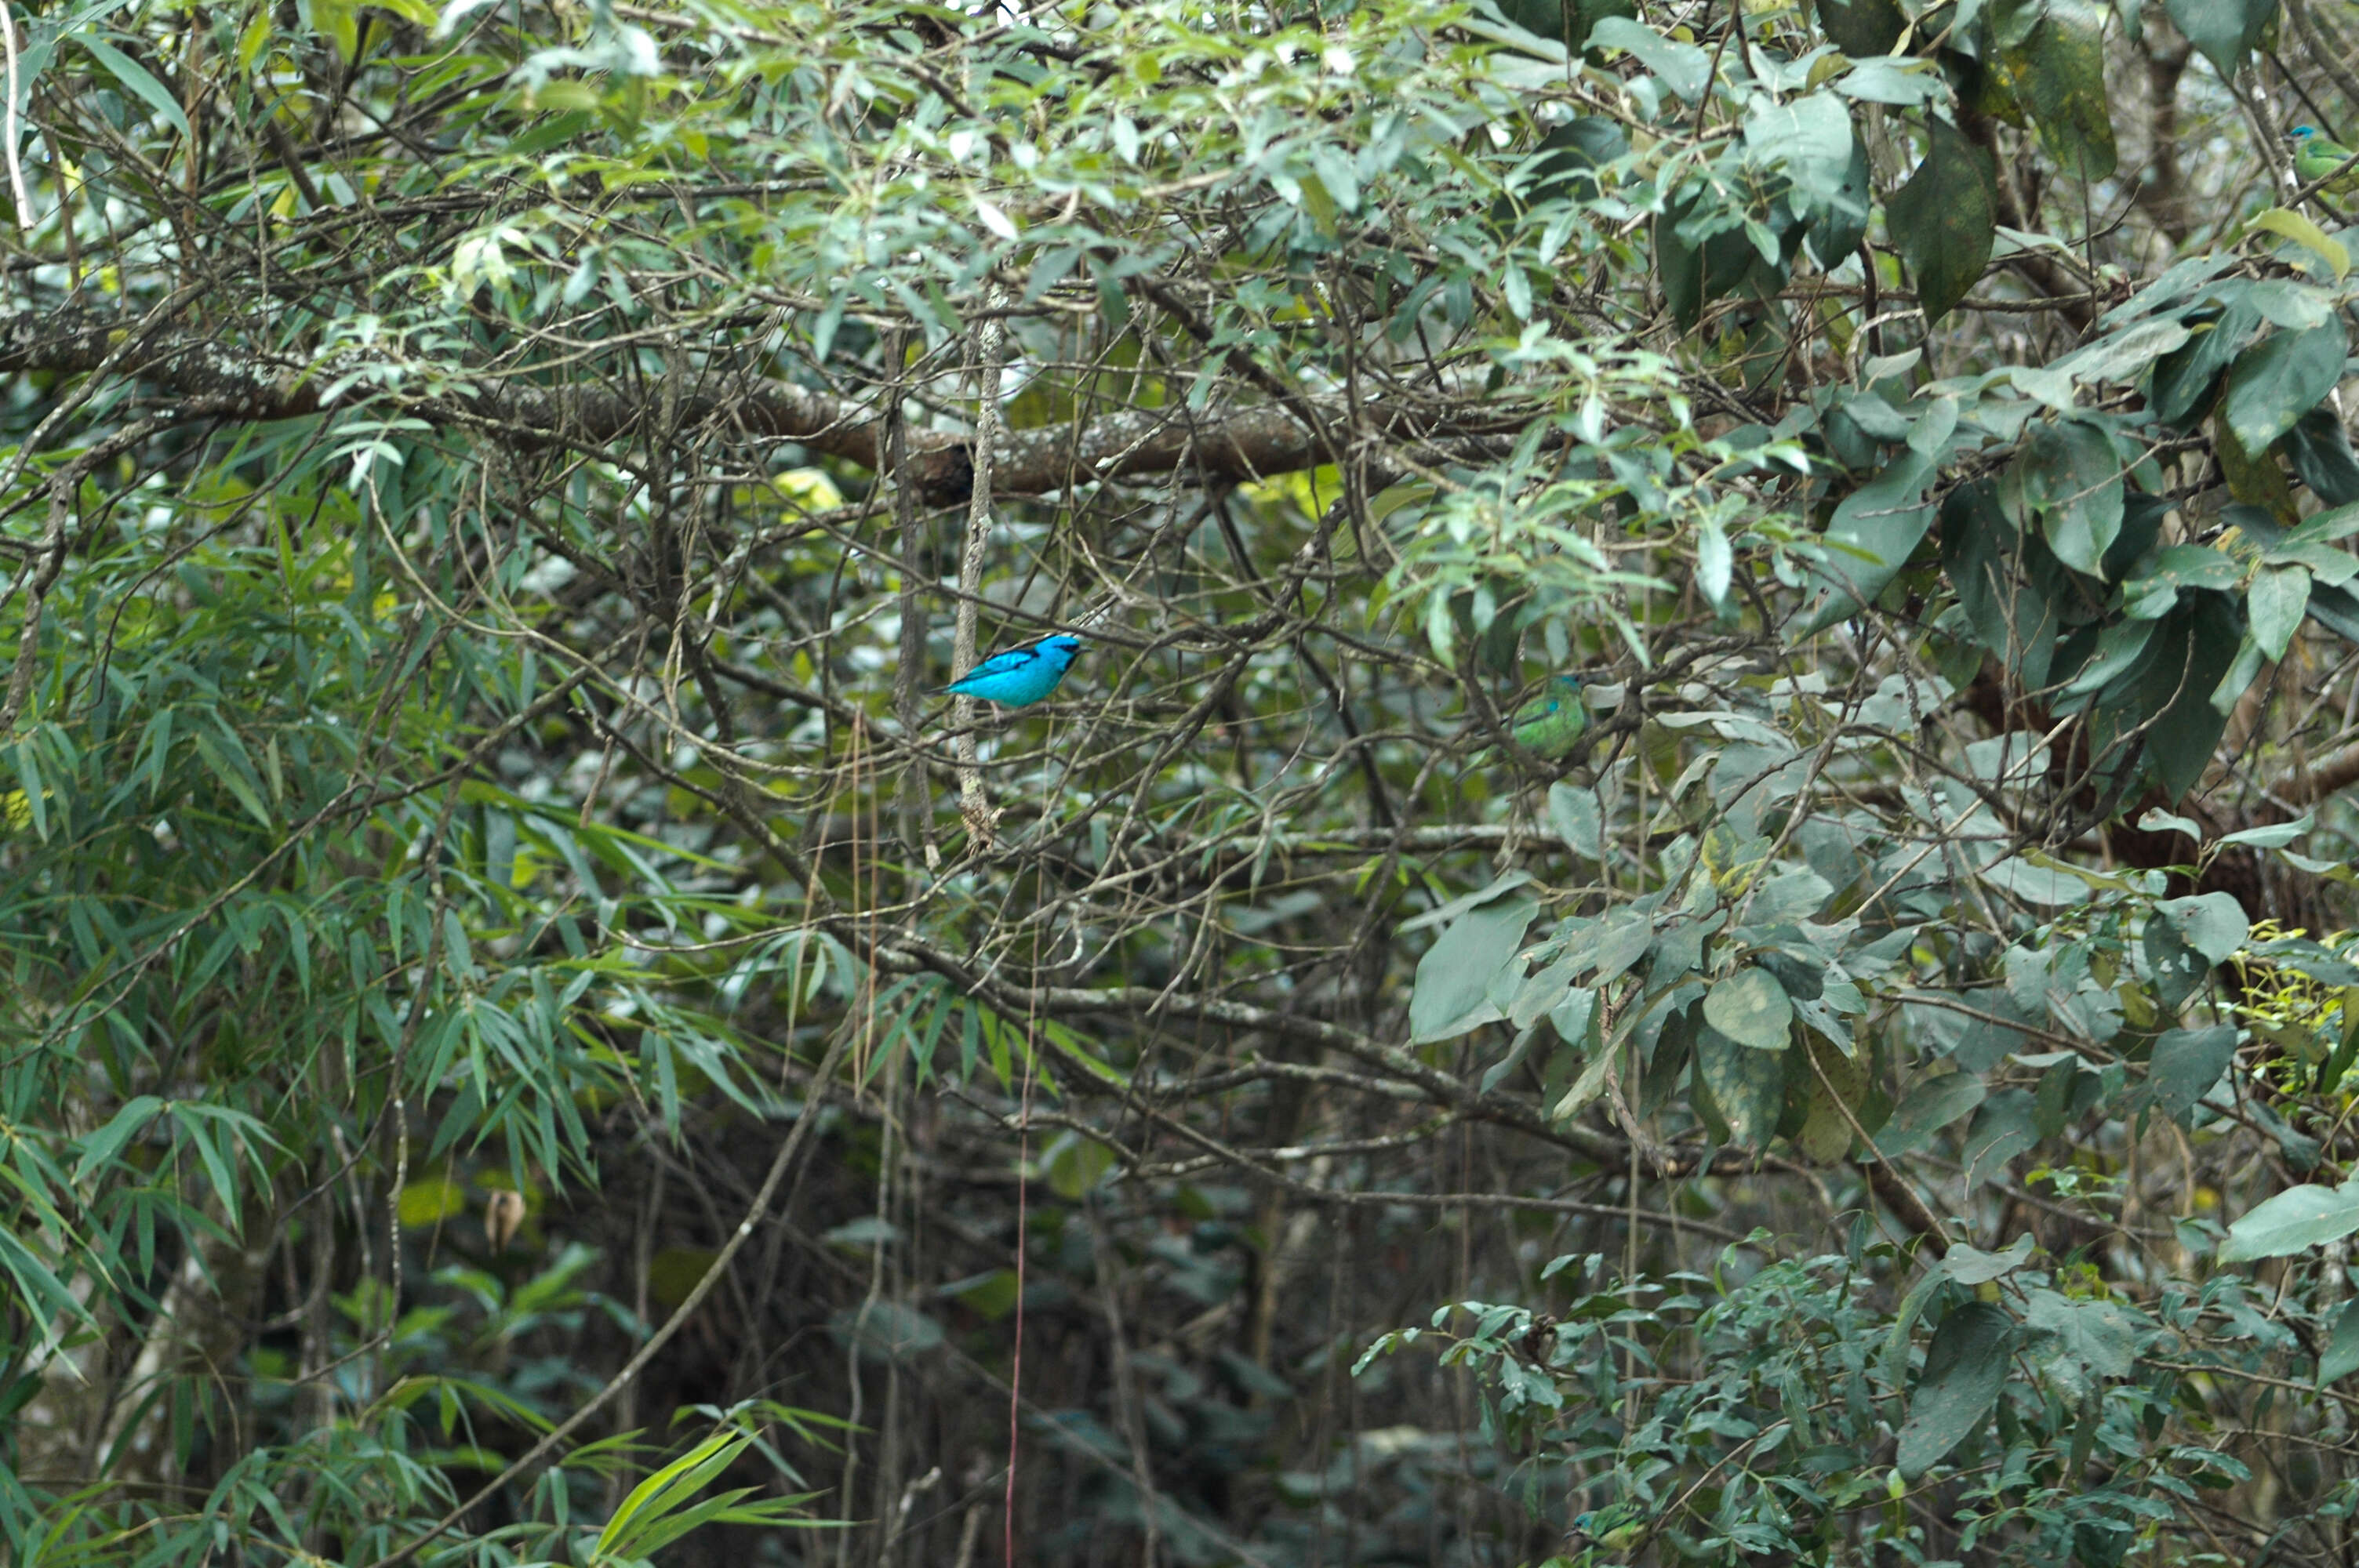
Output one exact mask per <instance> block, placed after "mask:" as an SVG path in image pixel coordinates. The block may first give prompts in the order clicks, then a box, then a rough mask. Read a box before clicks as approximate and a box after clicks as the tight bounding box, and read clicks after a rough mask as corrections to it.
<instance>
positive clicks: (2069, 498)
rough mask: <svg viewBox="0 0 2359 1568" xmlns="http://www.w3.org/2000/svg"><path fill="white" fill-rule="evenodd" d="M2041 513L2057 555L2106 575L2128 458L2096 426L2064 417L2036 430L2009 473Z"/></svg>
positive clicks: (2119, 519)
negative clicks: (2105, 568)
mask: <svg viewBox="0 0 2359 1568" xmlns="http://www.w3.org/2000/svg"><path fill="white" fill-rule="evenodd" d="M2007 481H2008V482H2010V483H2013V484H2017V485H2020V486H2021V493H2022V496H2023V500H2024V503H2025V504H2026V505H2027V506H2029V507H2030V508H2031V509H2032V510H2033V511H2034V512H2036V513H2037V514H2038V517H2039V520H2040V524H2041V529H2042V532H2043V533H2044V534H2045V535H2047V539H2048V545H2049V548H2050V549H2052V550H2054V551H2055V552H2056V558H2057V559H2058V560H2060V561H2062V562H2063V563H2064V564H2065V565H2066V566H2068V567H2071V568H2072V569H2073V570H2074V571H2078V572H2086V573H2088V574H2089V575H2090V576H2091V577H2101V576H2103V575H2104V558H2105V552H2106V551H2107V550H2109V549H2111V548H2112V547H2113V543H2114V538H2115V536H2116V535H2119V534H2120V533H2121V529H2122V460H2121V457H2120V455H2119V454H2118V453H2116V452H2115V451H2114V443H2113V441H2112V439H2111V438H2109V437H2107V436H2106V434H2105V433H2104V431H2103V430H2101V429H2098V428H2097V427H2095V426H2093V425H2090V424H2087V423H2085V422H2083V421H2082V420H2079V419H2062V420H2059V421H2057V422H2055V423H2053V424H2049V425H2044V426H2042V427H2039V428H2038V429H2037V430H2035V431H2033V432H2032V433H2031V435H2030V436H2029V438H2027V439H2026V440H2025V442H2024V444H2023V450H2022V451H2021V452H2020V453H2019V454H2017V458H2016V460H2015V465H2014V468H2013V469H2012V470H2010V472H2009V473H2008V475H2007Z"/></svg>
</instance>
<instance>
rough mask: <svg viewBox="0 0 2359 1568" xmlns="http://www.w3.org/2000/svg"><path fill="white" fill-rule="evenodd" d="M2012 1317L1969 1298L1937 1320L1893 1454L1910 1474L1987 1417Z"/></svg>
mask: <svg viewBox="0 0 2359 1568" xmlns="http://www.w3.org/2000/svg"><path fill="white" fill-rule="evenodd" d="M2014 1326H2015V1325H2014V1322H2013V1320H2012V1319H2010V1318H2009V1317H2008V1316H2007V1315H2006V1313H2005V1312H2003V1311H2001V1310H2000V1309H1999V1308H1998V1307H1996V1306H1994V1305H1992V1304H1991V1303H1988V1302H1968V1303H1965V1304H1964V1305H1963V1306H1961V1307H1959V1308H1957V1309H1956V1310H1955V1311H1953V1312H1951V1314H1950V1315H1949V1316H1947V1317H1945V1318H1943V1319H1942V1320H1941V1326H1940V1327H1939V1328H1937V1329H1935V1330H1934V1331H1933V1343H1932V1345H1931V1346H1930V1347H1929V1348H1928V1349H1927V1350H1926V1352H1925V1372H1924V1375H1923V1376H1922V1377H1920V1378H1919V1379H1917V1387H1916V1389H1915V1390H1914V1391H1913V1392H1911V1393H1910V1394H1909V1396H1908V1422H1906V1423H1905V1424H1903V1425H1902V1427H1901V1428H1900V1446H1899V1452H1898V1454H1897V1455H1896V1456H1895V1462H1896V1463H1897V1465H1898V1467H1899V1470H1900V1474H1901V1475H1902V1476H1904V1477H1905V1478H1907V1479H1909V1480H1912V1481H1913V1480H1915V1479H1916V1478H1917V1477H1918V1476H1922V1475H1923V1474H1924V1473H1925V1472H1926V1471H1928V1470H1930V1469H1931V1468H1932V1467H1933V1466H1934V1465H1937V1464H1939V1463H1940V1459H1941V1456H1942V1455H1943V1454H1947V1453H1949V1452H1950V1450H1951V1449H1952V1448H1955V1447H1956V1446H1957V1445H1958V1444H1961V1443H1963V1442H1964V1441H1965V1440H1966V1439H1967V1438H1968V1437H1971V1436H1972V1435H1973V1433H1975V1432H1976V1431H1977V1430H1979V1429H1980V1427H1981V1426H1982V1424H1983V1422H1985V1421H1987V1420H1989V1419H1990V1412H1991V1407H1992V1406H1993V1405H1995V1404H1996V1403H1998V1395H1999V1390H2000V1389H2002V1388H2003V1387H2005V1386H2006V1363H2007V1351H2008V1341H2009V1340H2010V1339H2011V1338H2012V1331H2013V1329H2014Z"/></svg>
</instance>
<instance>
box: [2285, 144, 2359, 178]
mask: <svg viewBox="0 0 2359 1568" xmlns="http://www.w3.org/2000/svg"><path fill="white" fill-rule="evenodd" d="M2350 161H2351V149H2350V148H2349V147H2346V146H2343V144H2342V143H2340V142H2331V141H2328V140H2327V139H2326V138H2325V137H2324V136H2321V135H2317V134H2316V133H2314V132H2313V133H2312V134H2310V135H2307V136H2304V137H2302V138H2301V139H2300V141H2299V144H2298V145H2297V146H2296V148H2295V151H2294V159H2293V172H2294V176H2295V178H2298V179H2299V180H2300V181H2301V182H2302V183H2303V184H2304V185H2308V184H2310V182H2311V181H2313V180H2320V179H2324V178H2327V177H2328V176H2329V175H2331V174H2333V173H2334V172H2335V171H2336V170H2337V169H2340V168H2343V165H2344V164H2346V163H2349V162H2350ZM2332 189H2336V190H2351V189H2359V168H2354V169H2346V170H2344V171H2343V177H2342V178H2340V179H2337V180H2336V181H2335V182H2334V184H2333V186H2332Z"/></svg>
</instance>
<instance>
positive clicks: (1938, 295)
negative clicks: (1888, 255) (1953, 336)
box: [1884, 115, 1998, 323]
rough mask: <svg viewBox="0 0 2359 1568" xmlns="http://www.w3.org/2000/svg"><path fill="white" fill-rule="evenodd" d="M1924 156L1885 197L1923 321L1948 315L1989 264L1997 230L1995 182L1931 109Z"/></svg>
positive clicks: (1961, 135)
mask: <svg viewBox="0 0 2359 1568" xmlns="http://www.w3.org/2000/svg"><path fill="white" fill-rule="evenodd" d="M1926 129H1927V133H1928V135H1929V136H1930V143H1929V145H1928V146H1927V148H1926V152H1925V161H1924V162H1922V163H1920V164H1919V165H1918V166H1917V172H1916V173H1914V174H1912V175H1910V176H1909V177H1908V184H1906V185H1904V186H1902V187H1901V188H1900V189H1898V190H1896V191H1894V192H1893V193H1892V199H1891V200H1889V201H1887V202H1886V203H1885V208H1884V222H1885V227H1886V229H1888V230H1889V231H1890V232H1891V234H1892V243H1894V244H1896V245H1897V246H1899V247H1900V255H1901V259H1902V260H1904V261H1906V262H1907V263H1908V271H1909V275H1910V276H1913V277H1915V278H1916V280H1917V295H1918V300H1919V304H1921V305H1922V306H1923V307H1924V310H1925V319H1926V321H1927V322H1928V323H1930V322H1934V321H1938V320H1940V319H1941V318H1942V317H1944V316H1946V315H1948V314H1949V313H1950V308H1951V306H1954V305H1955V304H1957V302H1958V301H1959V300H1961V299H1963V298H1964V297H1966V290H1968V289H1970V288H1972V287H1973V286H1974V284H1975V282H1976V281H1977V280H1978V279H1979V278H1981V276H1982V275H1983V268H1984V266H1986V265H1989V262H1990V254H1991V243H1992V241H1993V240H1994V239H1995V237H1996V236H1997V233H1998V229H1997V221H1996V219H1995V216H1994V213H1995V203H1994V200H1993V197H1992V191H1993V189H1994V182H1993V180H1992V177H1991V174H1990V171H1989V169H1988V168H1986V167H1985V166H1984V162H1983V155H1982V153H1981V151H1980V150H1979V149H1977V148H1976V147H1975V146H1974V145H1973V143H1972V142H1970V141H1968V140H1966V138H1965V135H1964V133H1962V132H1961V131H1960V130H1959V129H1958V128H1957V127H1956V126H1954V125H1952V124H1950V123H1949V122H1948V121H1947V120H1944V119H1941V118H1940V117H1939V116H1938V115H1935V116H1930V117H1929V118H1928V119H1927V121H1926Z"/></svg>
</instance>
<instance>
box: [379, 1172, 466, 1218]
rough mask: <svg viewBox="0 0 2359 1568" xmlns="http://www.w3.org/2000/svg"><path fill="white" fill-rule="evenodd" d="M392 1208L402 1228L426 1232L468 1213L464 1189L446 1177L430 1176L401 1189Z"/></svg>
mask: <svg viewBox="0 0 2359 1568" xmlns="http://www.w3.org/2000/svg"><path fill="white" fill-rule="evenodd" d="M394 1209H395V1212H396V1214H397V1215H398V1216H399V1217H400V1220H401V1226H402V1228H403V1229H405V1230H424V1229H428V1228H429V1227H433V1226H437V1225H440V1224H441V1223H443V1222H444V1221H445V1220H448V1219H451V1218H453V1217H456V1216H459V1215H462V1214H464V1213H466V1212H467V1189H466V1188H464V1187H462V1186H461V1185H460V1184H458V1183H456V1182H454V1181H451V1179H450V1178H449V1177H447V1176H432V1177H429V1178H428V1179H427V1180H425V1181H422V1182H412V1183H410V1184H408V1186H406V1187H404V1188H402V1189H401V1195H400V1196H399V1197H398V1198H397V1199H396V1200H395V1204H394Z"/></svg>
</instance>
